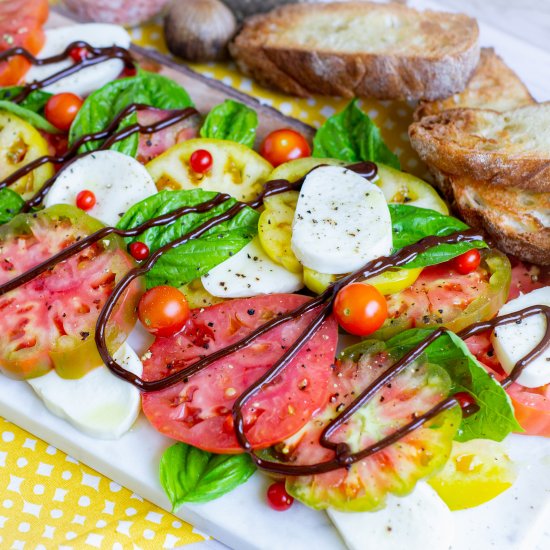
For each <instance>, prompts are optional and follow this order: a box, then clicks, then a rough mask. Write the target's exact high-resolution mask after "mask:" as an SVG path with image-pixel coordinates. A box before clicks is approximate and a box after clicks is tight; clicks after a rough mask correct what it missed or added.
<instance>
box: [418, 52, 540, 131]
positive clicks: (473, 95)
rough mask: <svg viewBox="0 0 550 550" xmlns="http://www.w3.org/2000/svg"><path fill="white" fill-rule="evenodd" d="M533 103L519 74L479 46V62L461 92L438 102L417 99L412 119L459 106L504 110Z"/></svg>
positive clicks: (497, 56) (492, 53)
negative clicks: (418, 100) (417, 103)
mask: <svg viewBox="0 0 550 550" xmlns="http://www.w3.org/2000/svg"><path fill="white" fill-rule="evenodd" d="M534 103H536V101H535V100H534V98H533V96H532V95H531V94H530V93H529V90H528V89H527V86H525V84H524V83H523V82H522V80H521V79H520V78H519V76H518V75H517V74H516V73H515V72H514V71H513V70H512V69H511V68H510V67H508V65H506V63H505V62H504V61H503V60H502V58H501V57H500V56H499V55H497V54H496V53H495V50H494V49H493V48H481V53H480V57H479V63H478V66H477V67H476V69H475V71H474V72H473V74H472V76H471V78H470V80H469V81H468V85H467V86H466V88H465V89H464V91H462V92H460V93H459V94H454V95H452V96H451V97H448V98H446V99H442V100H438V101H421V102H420V103H419V105H418V107H417V108H416V110H415V112H414V120H415V121H418V120H420V119H421V118H423V117H425V116H431V115H437V114H438V113H441V112H442V111H446V110H448V109H458V108H461V107H470V108H481V109H494V110H495V111H499V112H500V111H507V110H509V109H515V108H516V107H522V106H524V105H533V104H534Z"/></svg>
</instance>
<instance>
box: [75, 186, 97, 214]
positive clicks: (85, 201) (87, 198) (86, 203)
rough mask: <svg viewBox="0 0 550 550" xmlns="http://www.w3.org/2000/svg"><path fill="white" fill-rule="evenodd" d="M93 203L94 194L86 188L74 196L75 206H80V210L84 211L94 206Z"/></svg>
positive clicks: (94, 201) (94, 200)
mask: <svg viewBox="0 0 550 550" xmlns="http://www.w3.org/2000/svg"><path fill="white" fill-rule="evenodd" d="M95 203H96V199H95V195H94V193H93V192H92V191H89V190H88V189H84V191H80V193H79V194H78V195H77V196H76V206H77V207H78V208H80V210H84V212H87V211H88V210H91V209H92V208H93V207H94V206H95Z"/></svg>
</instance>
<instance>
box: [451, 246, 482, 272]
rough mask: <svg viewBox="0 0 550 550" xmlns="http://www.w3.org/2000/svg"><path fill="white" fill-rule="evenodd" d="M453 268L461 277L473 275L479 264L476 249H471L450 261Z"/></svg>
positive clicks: (479, 256)
mask: <svg viewBox="0 0 550 550" xmlns="http://www.w3.org/2000/svg"><path fill="white" fill-rule="evenodd" d="M452 262H453V267H454V268H455V269H456V271H458V272H459V273H460V274H462V275H468V273H473V272H474V271H475V270H476V269H477V268H478V267H479V264H480V262H481V254H480V253H479V250H477V248H472V250H468V252H464V254H461V255H460V256H457V257H456V258H454V259H453V260H452Z"/></svg>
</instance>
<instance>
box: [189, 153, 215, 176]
mask: <svg viewBox="0 0 550 550" xmlns="http://www.w3.org/2000/svg"><path fill="white" fill-rule="evenodd" d="M212 162H213V159H212V155H211V154H210V152H209V151H207V150H206V149H197V150H196V151H195V152H194V153H193V154H192V155H191V157H190V158H189V165H190V166H191V169H192V170H193V172H196V173H197V174H205V173H206V172H208V170H210V168H212Z"/></svg>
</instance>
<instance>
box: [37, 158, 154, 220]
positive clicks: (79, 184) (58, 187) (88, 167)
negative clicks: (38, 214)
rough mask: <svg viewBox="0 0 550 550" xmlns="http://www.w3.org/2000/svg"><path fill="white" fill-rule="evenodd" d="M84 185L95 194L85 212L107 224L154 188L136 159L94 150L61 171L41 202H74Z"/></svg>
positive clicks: (46, 204)
mask: <svg viewBox="0 0 550 550" xmlns="http://www.w3.org/2000/svg"><path fill="white" fill-rule="evenodd" d="M84 189H87V190H89V191H92V193H94V195H95V198H96V204H95V206H94V207H93V208H91V209H90V210H88V211H87V213H88V214H89V215H90V216H93V217H94V218H97V219H98V220H101V221H102V222H103V223H105V224H107V225H116V224H117V223H118V221H119V220H120V218H121V217H122V216H123V215H124V213H125V212H126V210H128V208H130V207H131V206H133V205H134V204H135V203H136V202H139V201H141V200H143V199H146V198H147V197H149V196H151V195H154V194H155V193H156V192H157V188H156V186H155V183H154V181H153V179H152V178H151V176H150V175H149V172H147V170H146V169H145V167H144V166H143V165H142V164H140V163H139V162H138V161H137V160H135V159H133V158H132V157H129V156H127V155H123V154H122V153H118V152H117V151H95V152H93V153H89V154H87V155H86V156H83V157H79V158H77V159H76V160H75V161H74V162H73V163H71V164H70V165H67V166H66V167H65V168H64V169H63V171H62V172H60V174H59V176H58V177H57V179H56V181H55V183H54V184H53V186H52V188H51V189H50V191H49V193H48V194H47V195H46V199H45V200H44V206H46V207H48V206H52V205H54V204H60V203H61V204H76V197H77V195H78V193H80V191H83V190H84Z"/></svg>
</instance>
